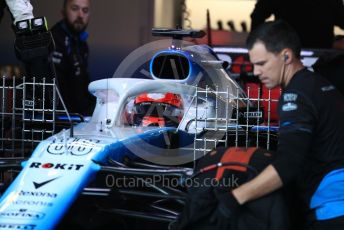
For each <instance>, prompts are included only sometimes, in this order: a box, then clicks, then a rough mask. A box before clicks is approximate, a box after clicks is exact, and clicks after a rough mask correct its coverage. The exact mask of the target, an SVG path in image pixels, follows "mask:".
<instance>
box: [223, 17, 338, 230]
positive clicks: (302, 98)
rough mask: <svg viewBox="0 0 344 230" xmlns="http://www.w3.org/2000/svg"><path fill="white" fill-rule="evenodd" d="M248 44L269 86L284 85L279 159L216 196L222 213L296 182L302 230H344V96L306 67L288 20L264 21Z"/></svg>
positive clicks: (256, 70)
mask: <svg viewBox="0 0 344 230" xmlns="http://www.w3.org/2000/svg"><path fill="white" fill-rule="evenodd" d="M247 47H248V50H249V56H250V61H251V62H252V64H253V66H254V74H255V75H256V76H258V77H259V79H260V80H261V82H262V83H263V84H264V85H265V86H266V87H267V88H269V89H272V88H275V87H278V86H281V88H282V94H281V97H280V99H279V105H278V112H279V118H280V129H279V140H278V147H277V152H276V154H275V156H276V159H275V160H274V161H273V162H272V164H270V165H269V166H267V167H266V168H265V170H263V171H262V172H261V173H260V174H259V175H258V176H257V177H255V178H254V179H253V180H251V181H249V182H247V183H244V184H242V185H240V186H239V187H237V188H235V189H233V190H232V191H226V192H224V193H221V194H217V199H218V206H217V210H218V213H220V214H222V216H223V217H225V218H230V217H231V216H232V215H233V213H234V212H235V211H236V210H237V209H238V208H239V207H240V206H241V205H243V204H245V203H247V202H249V201H251V200H255V199H257V198H260V197H263V196H265V195H267V194H270V193H272V192H273V191H275V190H277V189H279V188H281V187H283V186H288V185H294V189H296V192H295V194H296V195H297V196H296V197H298V200H299V201H298V204H297V209H294V210H292V211H293V212H298V211H301V213H302V217H303V218H302V219H303V220H304V221H305V222H304V224H305V225H300V224H301V223H299V228H298V229H312V230H320V229H324V230H340V229H344V198H343V197H344V145H343V143H344V132H343V130H344V119H343V117H344V97H343V95H341V94H340V92H339V91H338V90H337V89H336V88H335V87H334V86H333V85H332V84H331V83H330V82H328V81H327V80H325V78H323V77H322V76H321V75H319V74H317V73H314V72H311V71H309V70H308V69H307V68H305V67H304V66H303V64H302V62H301V60H300V51H301V43H300V40H299V38H298V36H297V33H296V32H295V30H294V29H293V28H292V27H291V26H290V25H289V24H287V23H286V22H284V21H281V20H278V21H274V22H266V23H263V24H262V25H260V26H259V27H258V28H257V29H255V30H254V31H252V32H251V33H250V34H249V36H248V38H247ZM281 224H283V223H281ZM293 229H296V228H293Z"/></svg>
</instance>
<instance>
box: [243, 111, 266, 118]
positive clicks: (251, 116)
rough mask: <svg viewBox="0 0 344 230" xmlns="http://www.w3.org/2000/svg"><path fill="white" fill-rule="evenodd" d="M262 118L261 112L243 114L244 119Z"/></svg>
mask: <svg viewBox="0 0 344 230" xmlns="http://www.w3.org/2000/svg"><path fill="white" fill-rule="evenodd" d="M262 116H263V113H262V112H244V117H245V118H258V117H262Z"/></svg>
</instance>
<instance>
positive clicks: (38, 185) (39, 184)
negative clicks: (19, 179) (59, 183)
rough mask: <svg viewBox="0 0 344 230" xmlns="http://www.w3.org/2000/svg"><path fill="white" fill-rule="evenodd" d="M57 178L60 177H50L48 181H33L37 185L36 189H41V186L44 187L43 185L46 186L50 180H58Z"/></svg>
mask: <svg viewBox="0 0 344 230" xmlns="http://www.w3.org/2000/svg"><path fill="white" fill-rule="evenodd" d="M57 178H58V177H56V178H53V179H50V180H46V181H43V182H40V183H38V182H34V181H33V182H32V183H33V185H34V186H35V189H39V188H40V187H42V186H44V185H46V184H48V183H50V182H52V181H54V180H56V179H57Z"/></svg>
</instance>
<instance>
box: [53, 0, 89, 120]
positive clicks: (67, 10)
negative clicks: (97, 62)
mask: <svg viewBox="0 0 344 230" xmlns="http://www.w3.org/2000/svg"><path fill="white" fill-rule="evenodd" d="M62 15H63V19H62V20H61V21H59V22H58V23H57V24H55V25H54V26H53V28H52V29H51V32H52V35H53V37H54V41H55V46H56V49H55V52H54V53H53V62H54V64H55V69H56V76H57V81H58V86H59V90H60V91H61V94H62V98H63V100H64V103H65V105H66V107H67V109H68V111H69V112H72V113H79V114H82V115H86V116H88V115H91V113H92V112H93V109H94V105H95V97H94V96H92V95H91V94H90V93H89V92H88V85H89V83H90V75H89V73H88V69H87V68H88V55H89V49H88V44H87V37H88V34H87V32H86V31H85V30H86V27H87V25H88V22H89V16H90V0H65V1H64V4H63V9H62Z"/></svg>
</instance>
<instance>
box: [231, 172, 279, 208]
mask: <svg viewBox="0 0 344 230" xmlns="http://www.w3.org/2000/svg"><path fill="white" fill-rule="evenodd" d="M282 185H283V183H282V180H281V178H280V177H279V175H278V173H277V171H276V169H275V168H274V166H272V165H269V166H268V167H266V168H265V169H264V171H263V172H261V173H260V174H259V175H258V176H257V177H255V178H254V179H253V180H251V181H249V182H248V183H245V184H243V185H242V186H240V187H238V188H236V189H234V190H233V191H232V193H233V195H234V197H235V198H236V199H237V201H238V202H239V204H244V203H246V202H248V201H251V200H255V199H257V198H260V197H262V196H265V195H267V194H269V193H271V192H273V191H275V190H277V189H279V188H280V187H282Z"/></svg>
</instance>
